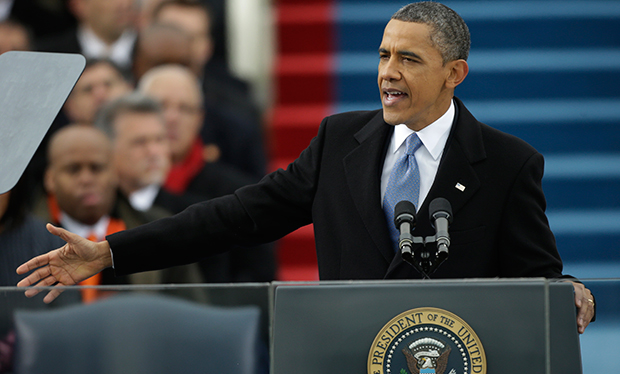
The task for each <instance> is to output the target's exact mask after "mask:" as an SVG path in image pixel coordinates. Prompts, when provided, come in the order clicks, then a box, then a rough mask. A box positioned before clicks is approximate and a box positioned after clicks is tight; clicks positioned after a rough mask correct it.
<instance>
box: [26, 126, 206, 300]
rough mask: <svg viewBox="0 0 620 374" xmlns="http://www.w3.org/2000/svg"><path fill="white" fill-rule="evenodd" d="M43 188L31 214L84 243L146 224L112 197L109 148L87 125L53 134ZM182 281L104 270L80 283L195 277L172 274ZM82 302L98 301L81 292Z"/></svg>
mask: <svg viewBox="0 0 620 374" xmlns="http://www.w3.org/2000/svg"><path fill="white" fill-rule="evenodd" d="M48 162H49V165H48V168H47V171H46V173H45V188H46V190H47V192H48V195H47V197H46V199H42V200H41V201H40V203H39V204H38V206H37V209H36V212H37V213H38V215H39V216H40V217H41V218H42V219H44V220H46V221H47V222H52V223H55V224H57V225H61V226H62V227H64V228H66V229H67V230H69V231H71V232H73V233H75V234H78V235H80V236H82V237H84V238H87V239H89V240H93V241H98V240H101V238H104V237H105V236H106V235H110V234H112V233H114V232H118V231H121V230H124V229H126V228H131V227H137V226H139V225H141V224H144V223H146V221H145V220H144V219H143V217H142V216H141V215H139V214H137V212H136V211H135V210H134V209H132V208H131V206H129V204H126V203H125V202H124V201H123V200H120V199H118V198H117V186H118V185H117V183H118V179H117V177H116V172H115V170H114V167H113V164H112V147H111V144H110V142H109V140H108V138H107V137H106V135H105V134H103V133H102V132H101V131H100V130H98V129H96V128H94V127H92V126H84V125H69V126H66V127H64V128H63V129H61V130H59V131H58V132H56V133H55V134H54V135H53V136H52V139H51V141H50V145H49V149H48ZM177 273H178V274H181V275H182V277H180V278H176V279H170V278H167V277H166V276H162V275H161V273H159V272H156V273H142V274H136V275H135V276H130V277H120V278H116V277H114V276H113V274H112V273H111V272H108V271H103V272H101V273H99V274H98V275H96V276H94V277H92V278H90V279H87V280H86V281H85V282H86V283H84V284H87V285H98V284H118V283H134V284H142V283H164V282H166V283H168V282H176V283H192V282H200V281H201V280H202V279H201V278H200V277H199V275H198V274H196V273H195V272H194V273H187V272H184V271H181V272H177ZM82 295H83V298H84V301H86V302H89V301H92V300H94V299H96V298H97V297H99V296H101V295H99V294H98V293H97V290H95V289H84V290H83V292H82Z"/></svg>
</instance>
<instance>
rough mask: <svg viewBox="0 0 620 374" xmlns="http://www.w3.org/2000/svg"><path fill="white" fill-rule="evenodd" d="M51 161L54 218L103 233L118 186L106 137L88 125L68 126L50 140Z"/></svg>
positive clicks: (48, 181)
mask: <svg viewBox="0 0 620 374" xmlns="http://www.w3.org/2000/svg"><path fill="white" fill-rule="evenodd" d="M48 162H49V164H48V168H47V171H46V173H45V189H46V190H47V192H48V193H49V194H50V195H51V196H53V197H54V199H55V201H56V203H57V207H58V210H55V209H54V210H55V212H53V213H52V214H54V215H55V217H52V218H54V221H56V222H59V223H60V224H62V225H63V226H64V227H66V228H68V229H69V231H73V232H75V233H77V234H79V235H81V236H84V237H88V236H89V235H91V234H92V235H95V236H96V238H97V239H99V238H101V237H104V236H105V231H106V230H107V227H108V222H109V220H110V217H109V214H110V212H111V211H112V208H113V206H114V202H115V195H116V188H117V178H116V174H115V172H114V169H113V168H112V148H111V146H110V142H109V140H108V139H107V137H106V136H105V135H104V134H103V133H102V132H101V131H99V130H96V129H94V128H92V127H89V126H79V125H72V126H68V127H65V128H63V129H61V130H59V131H58V132H57V133H56V135H55V136H54V137H53V138H52V139H51V141H50V144H49V149H48Z"/></svg>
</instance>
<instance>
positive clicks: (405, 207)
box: [394, 200, 416, 262]
mask: <svg viewBox="0 0 620 374" xmlns="http://www.w3.org/2000/svg"><path fill="white" fill-rule="evenodd" d="M415 221H416V216H415V205H413V203H412V202H410V201H407V200H402V201H399V202H398V203H397V204H396V206H395V207H394V225H396V229H398V231H399V232H400V235H399V237H398V249H400V251H401V253H402V256H403V259H405V260H406V261H407V262H409V261H410V260H411V259H413V254H412V253H411V247H412V244H413V235H411V232H412V231H413V228H414V227H415V223H416V222H415Z"/></svg>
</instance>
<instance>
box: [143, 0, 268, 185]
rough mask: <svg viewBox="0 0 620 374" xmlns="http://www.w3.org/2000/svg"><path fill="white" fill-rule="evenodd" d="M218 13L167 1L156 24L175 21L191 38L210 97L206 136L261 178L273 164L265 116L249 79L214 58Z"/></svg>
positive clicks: (194, 2) (189, 2)
mask: <svg viewBox="0 0 620 374" xmlns="http://www.w3.org/2000/svg"><path fill="white" fill-rule="evenodd" d="M214 16H215V15H214V13H213V12H212V10H211V9H210V8H209V7H208V6H206V4H204V2H201V1H198V0H165V1H163V2H161V3H160V4H159V6H156V7H155V8H154V11H153V22H154V23H156V24H165V25H174V26H176V27H178V28H179V29H181V30H184V31H185V32H186V33H187V34H188V35H190V37H191V40H192V50H191V58H192V59H191V65H190V68H191V69H192V71H193V72H194V74H196V76H197V77H199V80H201V81H202V90H203V94H204V97H205V104H204V105H205V116H204V124H203V127H202V130H201V132H200V136H201V137H202V140H203V141H204V142H205V144H215V145H217V147H218V148H219V151H220V160H221V161H223V162H226V163H228V164H230V165H233V166H235V167H237V168H238V169H240V170H242V171H244V172H246V173H250V174H252V175H254V176H256V177H257V178H259V179H260V178H262V177H263V176H264V175H265V170H266V164H267V161H266V156H265V147H264V141H263V133H262V126H261V124H262V118H261V114H260V111H259V110H258V108H257V106H256V104H255V103H254V101H253V99H252V97H251V96H250V93H249V90H248V87H247V85H246V83H245V82H243V81H241V80H239V79H237V78H235V77H234V76H232V75H231V74H230V73H229V72H228V69H227V67H226V66H225V64H223V63H221V62H222V61H219V62H220V63H219V64H218V63H217V62H215V61H214V59H212V58H211V57H212V55H213V49H214V40H213V37H212V35H211V28H212V24H213V22H214V21H215V20H214V19H213V17H214ZM221 65H223V66H221ZM218 66H220V67H219V68H218ZM222 87H225V89H222Z"/></svg>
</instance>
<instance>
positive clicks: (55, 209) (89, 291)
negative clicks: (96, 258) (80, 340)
mask: <svg viewBox="0 0 620 374" xmlns="http://www.w3.org/2000/svg"><path fill="white" fill-rule="evenodd" d="M47 206H48V208H49V211H50V216H51V217H52V220H54V222H55V223H60V207H59V206H58V201H56V196H54V195H52V194H50V195H48V196H47ZM126 228H127V227H126V226H125V222H123V221H122V220H120V219H118V218H113V217H110V222H109V223H108V228H107V230H106V236H107V235H112V234H114V233H116V232H119V231H123V230H125V229H126ZM86 239H88V240H90V241H91V242H96V241H97V238H96V237H95V235H94V234H91V235H90V236H89V237H88V238H86ZM100 284H101V273H97V274H95V275H93V276H92V277H90V278H88V279H84V280H83V281H81V282H80V283H78V285H80V286H98V285H100ZM81 292H82V301H84V303H86V304H88V303H92V302H93V301H95V300H96V299H97V298H99V297H101V296H102V293H101V292H99V290H97V289H94V288H83V289H82V290H81Z"/></svg>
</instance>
